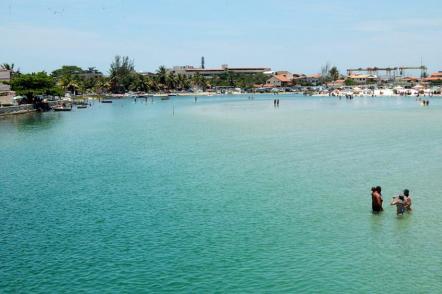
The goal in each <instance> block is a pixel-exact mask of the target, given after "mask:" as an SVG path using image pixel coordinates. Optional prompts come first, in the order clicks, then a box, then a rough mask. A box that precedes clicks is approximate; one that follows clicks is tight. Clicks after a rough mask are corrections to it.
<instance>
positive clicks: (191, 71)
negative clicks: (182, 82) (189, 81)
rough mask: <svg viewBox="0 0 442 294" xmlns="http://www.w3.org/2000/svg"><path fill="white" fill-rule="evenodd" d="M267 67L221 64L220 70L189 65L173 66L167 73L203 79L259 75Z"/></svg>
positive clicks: (265, 70)
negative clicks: (227, 74) (223, 75)
mask: <svg viewBox="0 0 442 294" xmlns="http://www.w3.org/2000/svg"><path fill="white" fill-rule="evenodd" d="M270 70H271V69H270V68H267V67H229V66H228V65H227V64H223V65H222V66H221V68H195V67H193V66H191V65H185V66H174V67H173V68H171V69H169V70H168V71H169V72H173V73H175V74H182V75H185V76H189V77H191V76H194V75H196V74H197V73H198V74H200V75H202V76H204V77H213V76H217V75H221V74H224V73H226V72H231V73H238V74H259V73H265V72H267V71H270Z"/></svg>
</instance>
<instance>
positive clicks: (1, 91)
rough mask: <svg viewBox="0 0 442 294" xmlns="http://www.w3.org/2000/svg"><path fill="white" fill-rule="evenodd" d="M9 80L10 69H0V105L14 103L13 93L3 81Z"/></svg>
mask: <svg viewBox="0 0 442 294" xmlns="http://www.w3.org/2000/svg"><path fill="white" fill-rule="evenodd" d="M10 80H11V71H10V70H5V69H0V105H11V104H13V103H14V99H13V98H14V96H15V93H14V92H13V91H11V86H9V85H8V84H6V83H5V82H9V81H10Z"/></svg>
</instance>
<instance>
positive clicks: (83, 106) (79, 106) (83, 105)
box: [77, 104, 87, 109]
mask: <svg viewBox="0 0 442 294" xmlns="http://www.w3.org/2000/svg"><path fill="white" fill-rule="evenodd" d="M83 108H87V105H86V104H78V105H77V109H83Z"/></svg>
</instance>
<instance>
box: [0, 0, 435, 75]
mask: <svg viewBox="0 0 442 294" xmlns="http://www.w3.org/2000/svg"><path fill="white" fill-rule="evenodd" d="M0 12H1V17H0V38H1V41H0V43H1V46H0V62H2V63H3V62H8V63H15V64H16V65H18V66H19V67H20V68H21V70H22V71H25V72H28V71H38V70H46V71H52V70H54V69H56V68H58V67H60V66H61V65H63V64H69V65H70V64H75V65H79V66H82V67H88V66H95V67H97V68H98V69H100V70H102V71H104V72H107V70H108V68H109V64H110V62H111V61H112V59H113V57H114V56H115V55H116V54H120V55H128V56H130V57H131V58H133V59H134V60H135V66H136V69H137V70H139V71H153V70H155V69H156V68H157V67H158V66H159V65H166V66H173V65H186V64H190V65H195V66H196V65H198V64H199V62H200V58H201V56H205V59H206V66H208V67H218V66H220V65H221V64H224V63H226V64H229V65H230V66H268V67H271V68H272V69H274V70H284V69H285V70H289V71H292V72H304V73H315V72H319V71H320V68H321V65H323V64H325V63H326V62H329V63H331V64H334V65H337V66H338V68H339V69H340V70H341V71H342V72H344V70H345V69H346V68H348V67H360V66H394V65H420V62H421V57H422V58H423V63H424V64H426V65H427V66H429V68H430V71H435V70H442V55H441V48H442V1H440V0H437V1H436V0H421V1H416V0H414V1H409V0H397V1H394V0H391V1H381V0H371V1H359V0H352V1H344V0H316V1H315V0H310V1H307V0H293V1H289V0H267V1H261V0H254V1H252V0H243V1H241V0H235V1H234V0H218V1H212V0H205V1H203V0H176V1H172V0H156V1H151V0H145V1H141V0H125V1H123V0H114V1H113V0H106V1H102V0H75V1H74V0H0Z"/></svg>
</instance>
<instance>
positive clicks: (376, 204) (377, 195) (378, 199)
mask: <svg viewBox="0 0 442 294" xmlns="http://www.w3.org/2000/svg"><path fill="white" fill-rule="evenodd" d="M381 190H382V189H381V187H379V186H377V187H373V188H371V208H372V210H373V212H375V213H378V212H381V211H383V210H384V209H383V208H382V202H383V199H382V194H381Z"/></svg>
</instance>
